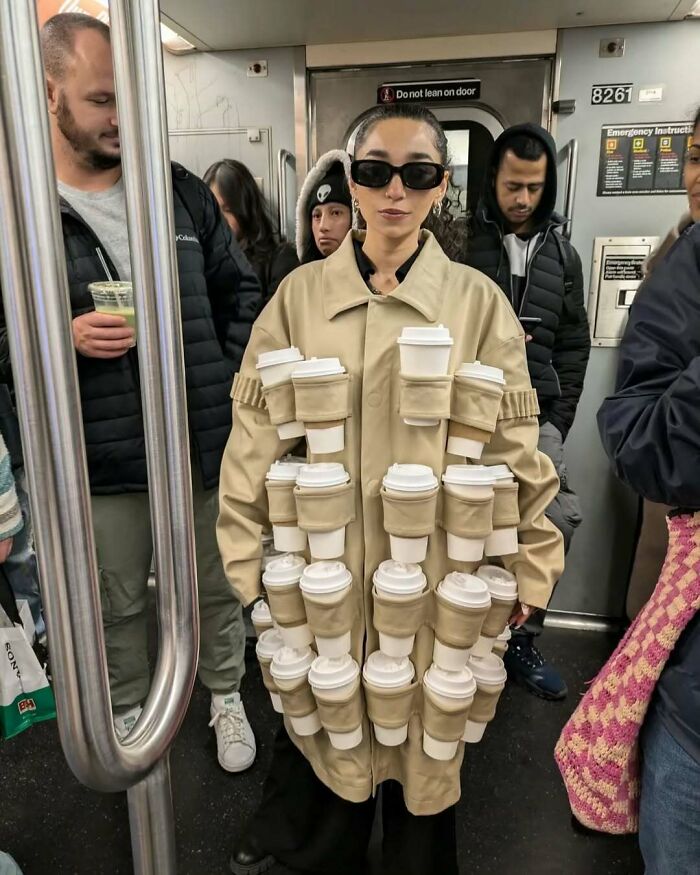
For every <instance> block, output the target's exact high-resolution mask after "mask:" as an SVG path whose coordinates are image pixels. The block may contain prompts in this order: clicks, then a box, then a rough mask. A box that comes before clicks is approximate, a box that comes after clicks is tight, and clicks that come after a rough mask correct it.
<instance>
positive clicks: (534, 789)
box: [0, 629, 644, 875]
mask: <svg viewBox="0 0 700 875" xmlns="http://www.w3.org/2000/svg"><path fill="white" fill-rule="evenodd" d="M614 644H615V639H614V637H613V636H611V635H606V634H601V633H593V632H578V631H569V630H561V629H547V630H546V631H545V633H544V635H543V638H542V649H543V651H544V652H545V653H546V655H547V656H548V657H549V658H550V659H551V660H552V661H553V662H555V663H556V665H557V666H558V667H560V668H561V669H562V671H563V673H564V676H565V678H566V681H567V683H568V685H569V697H568V699H567V700H566V701H565V702H561V703H552V702H545V701H542V700H540V699H537V698H536V697H534V696H532V695H530V694H529V693H527V692H525V691H524V690H522V689H520V688H517V687H513V686H512V685H509V686H508V688H507V690H506V693H505V694H504V697H503V699H502V701H501V704H500V706H499V711H498V715H497V718H496V721H495V723H494V724H493V725H492V726H491V727H490V729H489V730H488V731H487V734H486V737H485V739H484V741H483V742H482V744H480V745H478V746H475V747H472V748H469V749H468V751H467V756H466V758H465V763H464V767H463V778H462V785H463V788H464V789H463V794H462V799H461V801H460V803H459V806H458V813H457V834H458V842H459V860H460V872H461V873H462V875H472V873H474V875H477V873H478V875H491V873H498V875H559V873H566V875H641V873H642V872H643V871H644V867H643V864H642V861H641V858H640V855H639V851H638V848H637V841H636V837H633V836H629V837H612V836H602V835H593V834H590V835H583V834H580V833H578V832H574V831H573V829H572V828H571V824H570V815H569V809H568V806H567V802H566V794H565V792H564V788H563V786H562V783H561V780H560V778H559V773H558V771H557V768H556V766H555V764H554V760H553V758H552V749H553V747H554V744H555V741H556V739H557V737H558V734H559V730H560V728H561V726H562V724H563V723H564V721H565V719H566V718H567V716H568V715H569V713H570V712H571V711H572V710H573V708H574V706H575V704H576V702H577V701H578V700H579V697H580V695H581V694H582V692H583V690H584V689H585V683H586V681H587V680H589V679H590V678H592V677H593V676H594V674H595V673H596V671H597V670H598V668H599V667H600V666H601V664H602V663H603V661H604V660H605V658H606V657H607V655H608V654H609V653H610V651H611V649H612V647H613V646H614ZM247 666H248V673H247V675H246V678H245V680H244V685H243V691H242V692H243V697H244V702H245V705H246V709H247V713H248V717H249V719H250V721H251V723H252V724H253V727H254V729H255V732H256V735H257V741H258V758H257V761H256V763H255V765H254V766H253V767H252V768H251V769H250V770H249V771H247V772H245V773H243V774H240V775H229V774H227V773H225V772H224V771H223V770H222V769H221V768H220V767H219V765H218V763H217V760H216V746H215V740H214V734H213V731H212V730H210V729H208V728H207V722H208V718H209V699H208V694H207V691H206V690H205V689H204V688H203V687H202V686H201V685H199V684H198V685H197V687H196V689H195V691H194V695H193V698H192V703H191V706H190V709H189V713H188V715H187V718H186V720H185V723H184V725H183V727H182V730H181V731H180V734H179V735H178V738H177V740H176V742H175V745H174V749H173V751H172V753H171V767H172V781H173V795H174V804H175V813H176V821H177V826H176V829H177V847H178V873H179V875H225V873H226V872H228V864H227V859H228V854H229V850H230V847H231V845H232V843H233V841H234V839H235V837H236V834H237V833H238V831H239V830H240V829H241V828H242V826H243V824H244V823H245V820H246V818H247V817H248V815H249V814H251V812H252V811H253V809H254V807H255V805H256V804H257V802H258V799H259V796H260V790H261V786H262V781H263V779H264V776H265V773H266V770H267V767H268V764H269V762H270V755H271V749H272V740H273V737H274V733H275V731H276V729H277V726H278V722H277V721H278V718H277V717H276V715H274V714H273V711H272V709H271V707H270V702H269V698H268V696H267V693H266V692H265V690H264V688H263V686H262V681H261V678H260V672H259V669H258V666H257V663H256V661H255V656H254V652H253V649H252V647H250V646H249V647H248V654H247ZM0 787H2V803H1V805H2V815H1V816H0V849H3V850H7V851H9V852H10V853H12V854H13V856H14V857H15V858H16V860H17V862H18V863H19V864H20V866H21V867H22V869H23V871H24V873H25V875H83V873H90V875H129V873H131V872H132V865H131V852H130V841H129V826H128V816H127V806H126V796H125V794H116V795H102V794H99V793H94V792H92V791H90V790H88V789H86V788H85V787H83V786H82V785H80V784H79V783H78V782H77V781H76V780H75V778H74V777H73V775H72V773H71V772H70V770H69V769H68V766H67V765H66V762H65V760H64V758H63V754H62V751H61V747H60V743H59V740H58V732H57V729H56V724H55V722H49V723H44V724H42V725H39V726H36V727H34V728H32V729H31V730H29V731H27V732H25V733H23V734H22V735H20V736H18V737H17V738H14V739H11V740H10V741H6V742H3V743H2V746H1V748H0ZM379 840H380V837H379V836H378V835H376V836H375V839H374V842H373V844H376V842H378V841H379ZM370 854H371V852H370ZM163 875H165V873H163ZM271 875H286V870H284V869H283V868H282V867H278V868H275V869H274V870H273V873H271ZM328 875H333V873H331V872H329V873H328ZM358 875H359V873H358ZM374 875H379V872H378V870H374ZM434 875H439V873H434Z"/></svg>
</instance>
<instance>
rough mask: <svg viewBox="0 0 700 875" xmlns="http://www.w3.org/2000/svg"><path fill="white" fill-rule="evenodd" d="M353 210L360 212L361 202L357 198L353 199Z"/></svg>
mask: <svg viewBox="0 0 700 875" xmlns="http://www.w3.org/2000/svg"><path fill="white" fill-rule="evenodd" d="M352 208H353V210H355V212H356V213H359V212H360V202H359V201H358V199H357V198H356V197H354V198H353V199H352Z"/></svg>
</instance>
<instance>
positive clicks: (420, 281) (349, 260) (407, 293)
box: [323, 231, 449, 322]
mask: <svg viewBox="0 0 700 875" xmlns="http://www.w3.org/2000/svg"><path fill="white" fill-rule="evenodd" d="M353 237H355V238H356V239H359V240H362V239H364V232H363V231H352V232H351V233H350V234H348V236H347V237H346V238H345V240H343V242H342V243H341V244H340V246H339V247H338V249H337V251H336V252H334V253H333V255H329V256H328V258H327V259H326V260H325V261H324V264H323V309H324V314H325V316H326V318H327V319H335V317H336V316H337V315H338V314H339V313H343V312H345V311H346V310H351V309H352V308H353V307H359V306H360V305H362V304H367V303H368V302H369V301H370V300H371V299H372V297H374V296H373V294H372V292H370V290H369V289H368V288H367V286H366V284H365V282H364V280H363V279H362V276H361V274H360V271H359V269H358V267H357V261H356V259H355V251H354V248H353V245H352V238H353ZM421 240H423V241H424V245H423V248H422V249H421V251H420V254H419V255H418V258H416V260H415V262H414V263H413V266H412V267H411V269H410V271H409V272H408V275H407V276H406V278H405V279H404V281H403V282H402V283H400V284H399V286H398V287H397V288H396V289H394V291H393V292H392V293H391V294H390V295H387V296H386V297H387V298H394V299H395V300H399V301H402V302H403V303H404V304H408V305H409V306H410V307H413V309H414V310H417V311H418V312H419V313H420V314H421V315H422V316H423V317H424V318H425V319H427V320H428V321H429V322H435V321H436V320H437V319H438V317H439V315H440V311H441V309H442V298H443V294H444V291H443V290H444V288H445V280H446V277H447V269H448V266H449V260H448V258H447V256H446V255H445V253H444V252H443V251H442V249H441V248H440V244H439V243H438V242H437V240H436V239H435V237H434V236H433V235H432V234H431V233H430V231H421Z"/></svg>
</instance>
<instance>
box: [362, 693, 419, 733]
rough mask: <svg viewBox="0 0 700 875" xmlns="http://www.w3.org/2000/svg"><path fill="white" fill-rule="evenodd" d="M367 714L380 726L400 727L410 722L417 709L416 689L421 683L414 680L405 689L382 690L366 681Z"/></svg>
mask: <svg viewBox="0 0 700 875" xmlns="http://www.w3.org/2000/svg"><path fill="white" fill-rule="evenodd" d="M364 687H365V700H366V702H367V716H368V717H369V719H370V720H371V721H372V723H376V724H377V725H378V726H383V727H384V728H386V729H398V728H399V727H400V726H403V725H404V724H406V723H408V721H409V720H410V718H411V714H412V713H413V712H414V709H415V701H414V700H415V697H416V690H418V689H419V687H420V684H419V683H418V681H414V682H413V683H412V684H411V685H410V686H408V687H405V688H404V689H399V690H391V689H388V690H387V689H383V690H380V689H378V688H377V687H372V686H371V685H369V684H368V683H367V681H364Z"/></svg>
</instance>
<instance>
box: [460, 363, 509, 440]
mask: <svg viewBox="0 0 700 875" xmlns="http://www.w3.org/2000/svg"><path fill="white" fill-rule="evenodd" d="M502 398H503V387H502V386H499V385H498V383H486V382H485V381H483V380H473V379H471V378H470V377H461V376H459V374H457V375H456V376H455V380H454V386H453V387H452V409H451V412H450V419H452V420H453V421H454V422H459V423H461V424H462V425H469V426H471V427H472V428H478V429H482V430H483V431H487V432H489V433H493V432H494V431H495V430H496V421H497V419H498V411H499V410H500V407H501V399H502Z"/></svg>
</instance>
